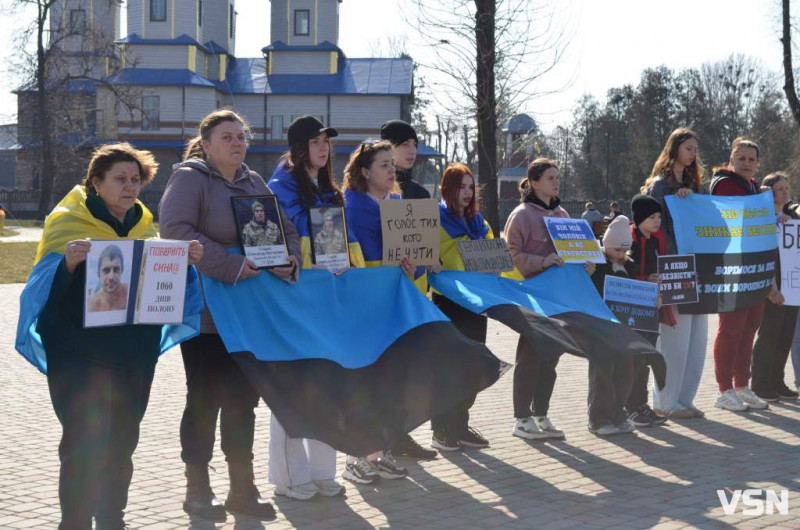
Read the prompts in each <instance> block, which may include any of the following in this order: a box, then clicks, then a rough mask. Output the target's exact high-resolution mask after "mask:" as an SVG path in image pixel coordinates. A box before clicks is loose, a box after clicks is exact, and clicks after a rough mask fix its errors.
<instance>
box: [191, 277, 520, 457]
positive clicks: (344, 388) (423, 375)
mask: <svg viewBox="0 0 800 530" xmlns="http://www.w3.org/2000/svg"><path fill="white" fill-rule="evenodd" d="M203 289H204V291H205V298H206V302H207V304H208V308H209V310H210V311H211V315H212V316H213V318H214V323H215V324H216V327H217V330H218V332H219V334H220V337H221V338H222V341H223V342H224V343H225V347H226V349H227V350H228V351H229V352H230V353H231V354H233V357H234V359H235V360H236V362H237V363H238V364H239V366H240V367H241V368H242V370H243V372H244V373H245V374H246V375H247V377H248V378H249V380H250V382H251V384H252V385H253V386H254V387H255V388H256V389H257V390H258V392H259V394H260V395H261V397H262V398H264V400H265V401H266V402H267V404H268V405H269V407H270V409H271V410H272V412H273V414H275V415H276V417H277V418H278V419H279V420H280V422H281V425H283V426H284V428H285V429H286V431H287V433H289V435H290V436H292V437H296V438H313V439H316V440H321V441H323V442H325V443H327V444H329V445H331V446H333V447H335V448H336V449H338V450H340V451H344V452H346V453H348V454H351V455H366V454H369V453H372V452H374V451H378V450H381V449H385V448H386V447H389V446H390V445H391V444H392V443H393V441H394V440H396V439H397V438H398V437H399V436H401V435H402V434H404V433H407V432H409V431H411V430H412V429H414V428H416V427H418V426H419V425H421V424H422V423H424V422H425V421H428V420H429V419H430V418H431V417H433V416H435V415H437V414H441V413H443V412H445V411H447V410H449V409H450V408H452V407H453V406H455V405H457V404H458V403H460V402H461V401H463V400H465V399H468V398H470V397H473V396H474V395H475V394H477V393H478V392H479V391H481V390H483V389H484V388H487V387H488V386H490V385H491V384H493V383H494V382H495V381H496V380H497V379H498V377H499V376H500V374H501V373H502V371H503V370H504V369H505V368H506V367H507V365H506V364H505V363H502V362H501V361H500V360H499V359H497V358H496V357H495V356H494V355H492V353H491V352H490V351H489V350H488V349H487V348H486V346H484V345H483V344H480V343H478V342H475V341H472V340H470V339H468V338H466V337H464V336H463V335H462V334H461V333H460V332H459V331H458V329H457V328H456V327H455V326H454V325H453V324H452V322H450V321H449V320H448V319H447V317H445V316H444V314H442V313H441V312H440V311H439V309H438V308H437V307H436V306H434V305H433V304H432V303H430V301H429V300H428V299H427V298H426V297H425V296H424V295H423V294H422V293H420V292H419V290H418V289H417V288H416V287H415V286H414V284H413V283H412V282H411V281H410V280H409V279H408V278H407V277H406V276H405V274H403V272H402V270H401V269H400V268H399V267H376V268H366V269H350V270H348V271H347V272H345V273H344V274H342V275H340V276H336V275H333V274H331V273H330V272H328V271H325V270H316V269H312V270H304V271H303V272H302V274H300V278H299V281H298V283H297V284H294V285H292V284H289V283H286V282H284V281H283V280H280V279H278V278H276V277H275V276H274V275H272V274H270V273H268V272H266V271H265V272H262V273H261V274H259V275H257V276H255V277H252V278H249V279H247V280H240V281H239V282H237V283H236V285H231V284H225V283H222V282H219V281H216V280H214V279H212V278H209V277H206V276H203Z"/></svg>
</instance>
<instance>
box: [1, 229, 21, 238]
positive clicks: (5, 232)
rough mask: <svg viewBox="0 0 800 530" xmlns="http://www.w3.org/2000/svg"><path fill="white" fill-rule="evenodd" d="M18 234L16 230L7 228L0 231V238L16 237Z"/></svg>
mask: <svg viewBox="0 0 800 530" xmlns="http://www.w3.org/2000/svg"><path fill="white" fill-rule="evenodd" d="M18 235H19V232H17V231H16V230H9V229H8V228H3V229H0V237H11V236H18Z"/></svg>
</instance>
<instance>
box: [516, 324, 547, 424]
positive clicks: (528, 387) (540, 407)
mask: <svg viewBox="0 0 800 530" xmlns="http://www.w3.org/2000/svg"><path fill="white" fill-rule="evenodd" d="M557 365H558V358H556V359H555V360H553V361H540V360H539V357H538V356H537V355H536V350H535V349H534V348H533V347H532V346H531V345H530V344H529V343H528V341H527V340H525V338H524V337H522V336H521V335H520V337H519V342H518V343H517V362H516V365H515V366H514V417H515V418H527V417H529V416H530V415H531V414H533V415H534V416H547V411H548V410H550V398H551V397H553V388H554V387H555V385H556V377H557V376H556V366H557ZM531 407H533V410H531Z"/></svg>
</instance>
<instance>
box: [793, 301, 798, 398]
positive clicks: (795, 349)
mask: <svg viewBox="0 0 800 530" xmlns="http://www.w3.org/2000/svg"><path fill="white" fill-rule="evenodd" d="M792 368H794V386H796V387H798V388H800V316H798V318H797V324H796V325H795V328H794V340H793V341H792Z"/></svg>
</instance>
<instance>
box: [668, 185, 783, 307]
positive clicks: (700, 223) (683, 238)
mask: <svg viewBox="0 0 800 530" xmlns="http://www.w3.org/2000/svg"><path fill="white" fill-rule="evenodd" d="M665 200H666V201H667V207H668V208H669V211H670V216H671V217H672V222H673V226H674V229H675V240H676V242H677V243H678V252H680V253H681V254H694V256H695V262H696V266H697V282H698V286H697V287H698V302H697V303H696V304H686V305H685V306H682V307H681V313H684V314H710V313H729V312H732V311H741V310H742V309H748V308H750V307H753V306H755V305H757V304H761V303H763V302H764V299H765V298H766V297H767V294H768V293H769V290H770V288H771V287H772V281H773V279H774V278H775V265H776V262H777V259H778V250H777V247H778V241H777V237H776V234H777V224H776V222H775V207H774V205H773V202H772V192H771V191H767V192H765V193H761V194H758V195H749V196H734V197H729V196H715V195H703V194H700V193H692V194H691V195H689V196H688V197H686V198H683V199H681V198H678V197H676V196H674V195H668V196H667V197H666V199H665Z"/></svg>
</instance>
